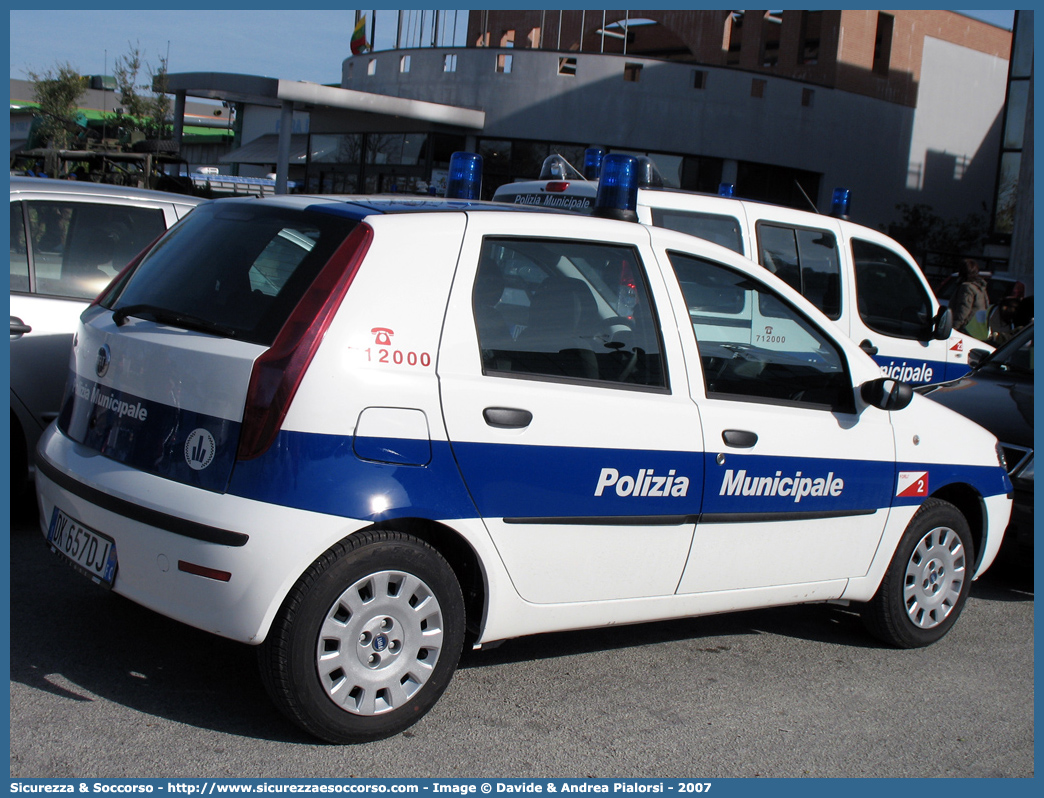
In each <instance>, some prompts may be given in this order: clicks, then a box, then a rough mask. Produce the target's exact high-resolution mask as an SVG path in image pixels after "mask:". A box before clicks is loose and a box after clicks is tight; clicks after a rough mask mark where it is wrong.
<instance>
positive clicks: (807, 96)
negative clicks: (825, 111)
mask: <svg viewBox="0 0 1044 798" xmlns="http://www.w3.org/2000/svg"><path fill="white" fill-rule="evenodd" d="M815 99H816V93H815V91H813V90H812V89H802V90H801V104H802V105H803V106H805V108H811V107H812V103H813V102H814V101H815Z"/></svg>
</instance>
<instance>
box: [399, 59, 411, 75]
mask: <svg viewBox="0 0 1044 798" xmlns="http://www.w3.org/2000/svg"><path fill="white" fill-rule="evenodd" d="M399 71H400V72H404V73H405V72H409V71H410V57H409V56H408V55H404V56H403V57H402V58H400V59H399Z"/></svg>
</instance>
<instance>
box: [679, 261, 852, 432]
mask: <svg viewBox="0 0 1044 798" xmlns="http://www.w3.org/2000/svg"><path fill="white" fill-rule="evenodd" d="M669 256H670V259H671V265H672V266H673V267H674V273H675V275H676V276H677V278H678V283H679V285H680V286H681V290H682V294H683V295H684V296H685V303H686V305H687V306H688V309H689V318H690V320H691V322H692V329H693V332H694V333H695V334H696V345H697V348H698V349H699V352H700V362H701V363H702V365H703V379H704V383H705V387H706V390H707V395H708V396H711V397H718V398H723V399H739V400H743V401H757V402H766V403H773V404H791V405H803V406H812V407H817V408H824V409H830V410H835V411H839V412H852V411H853V410H854V403H853V392H852V383H851V378H850V377H849V375H848V371H847V368H846V362H845V358H844V355H843V354H842V352H841V350H840V348H839V347H838V346H837V345H836V344H835V343H834V342H833V341H831V340H830V338H828V337H827V336H826V335H825V334H824V333H823V332H821V331H820V330H819V329H818V328H817V327H816V326H815V325H814V324H812V322H811V321H810V320H809V319H808V318H806V317H805V316H804V315H803V314H802V313H801V312H800V311H799V310H797V309H796V308H795V307H794V306H793V305H791V304H790V303H789V302H787V301H786V300H785V299H783V298H782V297H781V296H779V295H778V294H776V293H775V292H774V291H772V290H771V289H769V288H768V287H766V286H764V285H762V284H761V283H759V282H756V281H755V280H752V279H751V278H750V277H748V276H747V275H745V274H743V273H741V272H738V271H734V270H732V269H730V268H728V267H726V266H723V265H721V264H718V263H714V262H712V261H708V260H704V259H702V258H697V257H694V256H692V255H686V254H682V253H678V252H671V253H669Z"/></svg>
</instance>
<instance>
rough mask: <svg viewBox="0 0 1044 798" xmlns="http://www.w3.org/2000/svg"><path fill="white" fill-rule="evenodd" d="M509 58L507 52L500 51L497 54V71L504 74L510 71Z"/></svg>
mask: <svg viewBox="0 0 1044 798" xmlns="http://www.w3.org/2000/svg"><path fill="white" fill-rule="evenodd" d="M511 58H512V56H511V55H510V54H509V53H500V54H499V55H498V56H497V72H501V73H503V74H505V75H506V74H508V73H509V72H511Z"/></svg>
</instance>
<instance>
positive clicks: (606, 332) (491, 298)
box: [472, 238, 667, 389]
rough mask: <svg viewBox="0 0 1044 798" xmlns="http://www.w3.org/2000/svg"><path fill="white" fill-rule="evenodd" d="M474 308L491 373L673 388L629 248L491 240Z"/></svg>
mask: <svg viewBox="0 0 1044 798" xmlns="http://www.w3.org/2000/svg"><path fill="white" fill-rule="evenodd" d="M472 303H473V308H474V312H475V322H476V327H477V330H478V337H479V347H480V349H481V352H482V370H483V373H484V374H495V375H499V376H506V375H510V376H525V377H537V378H542V379H551V380H565V381H592V382H598V383H601V384H608V385H615V386H627V387H634V388H652V389H663V388H666V387H667V378H666V374H665V369H664V364H663V355H662V352H663V346H662V344H661V340H660V333H659V323H658V322H657V319H656V315H655V311H654V309H653V307H652V304H651V302H650V297H649V290H648V286H647V284H646V281H645V274H644V270H643V268H642V265H641V261H640V260H639V258H638V254H637V252H635V250H634V249H632V248H631V247H626V246H619V245H614V244H600V243H594V242H589V241H568V240H561V239H507V238H487V239H485V240H484V241H483V246H482V257H481V260H480V262H479V267H478V272H477V274H476V278H475V286H474V292H473V295H472Z"/></svg>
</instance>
